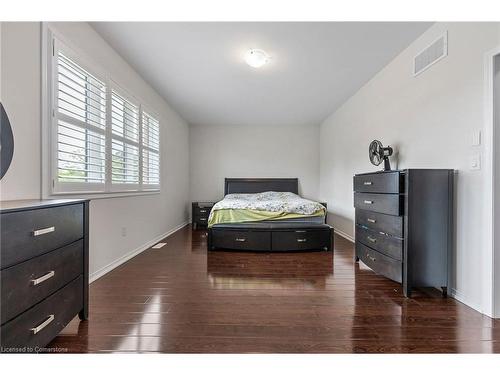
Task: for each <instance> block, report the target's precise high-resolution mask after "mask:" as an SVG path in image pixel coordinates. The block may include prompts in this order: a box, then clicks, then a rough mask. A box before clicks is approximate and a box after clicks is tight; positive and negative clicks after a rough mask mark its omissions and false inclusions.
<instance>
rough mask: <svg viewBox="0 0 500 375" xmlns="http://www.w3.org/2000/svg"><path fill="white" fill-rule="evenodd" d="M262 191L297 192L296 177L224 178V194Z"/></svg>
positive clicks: (297, 180)
mask: <svg viewBox="0 0 500 375" xmlns="http://www.w3.org/2000/svg"><path fill="white" fill-rule="evenodd" d="M263 191H289V192H291V193H295V194H298V193H299V179H298V178H226V179H225V184H224V195H227V194H235V193H262V192H263Z"/></svg>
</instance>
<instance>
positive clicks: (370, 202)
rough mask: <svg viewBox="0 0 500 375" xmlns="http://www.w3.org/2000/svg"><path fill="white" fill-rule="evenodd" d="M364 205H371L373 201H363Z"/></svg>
mask: <svg viewBox="0 0 500 375" xmlns="http://www.w3.org/2000/svg"><path fill="white" fill-rule="evenodd" d="M364 203H365V204H373V201H368V200H365V201H364Z"/></svg>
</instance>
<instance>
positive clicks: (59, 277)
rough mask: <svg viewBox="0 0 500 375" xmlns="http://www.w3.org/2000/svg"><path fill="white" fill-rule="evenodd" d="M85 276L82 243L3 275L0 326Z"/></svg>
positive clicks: (5, 270)
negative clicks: (80, 276)
mask: <svg viewBox="0 0 500 375" xmlns="http://www.w3.org/2000/svg"><path fill="white" fill-rule="evenodd" d="M82 273H83V240H79V241H77V242H74V243H72V244H70V245H67V246H65V247H63V248H60V249H57V250H54V251H51V252H50V253H47V254H44V255H41V256H38V257H35V258H32V259H30V260H28V261H26V262H23V263H20V264H17V265H15V266H12V267H9V268H6V269H4V270H2V271H0V280H1V283H2V284H1V287H2V288H1V291H2V307H1V314H2V316H1V323H2V324H3V323H4V322H6V321H8V320H10V319H12V318H13V317H15V316H16V315H18V314H20V313H22V312H23V311H25V310H27V309H28V308H29V307H31V306H33V305H34V304H36V303H38V302H40V301H41V300H42V299H44V298H45V297H47V296H49V295H50V294H52V293H54V292H55V291H56V290H58V289H59V288H61V287H62V286H64V285H66V284H67V283H68V282H70V281H71V280H73V279H75V278H76V277H78V276H79V275H80V274H82Z"/></svg>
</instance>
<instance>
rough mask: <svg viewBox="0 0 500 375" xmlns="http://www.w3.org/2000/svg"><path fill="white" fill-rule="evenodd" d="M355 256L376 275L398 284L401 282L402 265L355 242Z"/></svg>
mask: <svg viewBox="0 0 500 375" xmlns="http://www.w3.org/2000/svg"><path fill="white" fill-rule="evenodd" d="M356 255H357V257H358V258H359V259H360V260H361V261H362V262H363V263H364V264H366V265H367V266H368V267H370V268H371V269H372V270H373V271H375V272H376V273H378V274H380V275H382V276H385V277H388V278H389V279H391V280H394V281H397V282H398V283H400V282H401V281H402V276H403V275H402V272H403V268H402V263H401V262H400V261H398V260H395V259H392V258H390V257H388V256H385V255H383V254H381V253H379V252H378V251H375V250H373V249H370V248H369V247H368V246H365V245H363V244H362V243H361V242H356Z"/></svg>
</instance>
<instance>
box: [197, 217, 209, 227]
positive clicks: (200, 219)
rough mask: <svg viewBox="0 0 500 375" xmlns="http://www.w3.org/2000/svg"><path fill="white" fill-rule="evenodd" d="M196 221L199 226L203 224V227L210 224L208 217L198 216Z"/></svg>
mask: <svg viewBox="0 0 500 375" xmlns="http://www.w3.org/2000/svg"><path fill="white" fill-rule="evenodd" d="M194 221H195V222H196V223H198V224H203V225H207V223H208V216H207V217H204V216H196V217H195V218H194Z"/></svg>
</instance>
